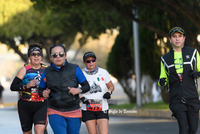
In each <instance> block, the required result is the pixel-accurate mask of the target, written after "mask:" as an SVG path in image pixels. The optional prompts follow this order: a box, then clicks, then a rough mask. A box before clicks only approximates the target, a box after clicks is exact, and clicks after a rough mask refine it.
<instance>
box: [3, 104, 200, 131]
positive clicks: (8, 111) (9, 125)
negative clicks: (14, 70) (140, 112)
mask: <svg viewBox="0 0 200 134" xmlns="http://www.w3.org/2000/svg"><path fill="white" fill-rule="evenodd" d="M199 124H200V123H199ZM48 132H49V134H53V131H52V129H51V127H50V125H48ZM21 133H22V132H21V128H20V124H19V119H18V113H17V109H16V106H15V107H13V106H12V107H5V108H4V109H0V134H21ZM161 133H162V134H178V125H177V122H176V120H174V119H173V118H171V119H167V118H166V119H164V118H141V117H140V118H138V117H137V118H136V117H126V116H125V117H124V116H123V117H118V116H110V120H109V134H161ZM197 133H200V130H199V131H198V132H197ZM80 134H88V132H87V128H86V126H85V124H84V123H82V125H81V130H80Z"/></svg>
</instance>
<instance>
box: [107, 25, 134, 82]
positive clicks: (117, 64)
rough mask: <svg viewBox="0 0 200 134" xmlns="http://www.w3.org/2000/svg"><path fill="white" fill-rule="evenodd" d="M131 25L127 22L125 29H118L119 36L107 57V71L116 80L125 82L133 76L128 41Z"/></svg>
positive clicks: (130, 36)
mask: <svg viewBox="0 0 200 134" xmlns="http://www.w3.org/2000/svg"><path fill="white" fill-rule="evenodd" d="M130 26H131V23H130V22H127V26H126V27H122V28H120V34H119V35H118V36H117V38H116V40H115V44H114V46H113V47H112V50H111V53H110V54H109V57H108V62H107V68H108V71H109V72H110V73H111V74H112V75H113V76H114V77H116V78H117V79H118V80H123V79H124V80H126V79H129V78H131V77H132V74H133V62H134V61H133V58H132V57H131V53H132V52H131V51H130V50H131V47H130V46H129V41H130V39H131V38H132V34H131V32H132V29H130Z"/></svg>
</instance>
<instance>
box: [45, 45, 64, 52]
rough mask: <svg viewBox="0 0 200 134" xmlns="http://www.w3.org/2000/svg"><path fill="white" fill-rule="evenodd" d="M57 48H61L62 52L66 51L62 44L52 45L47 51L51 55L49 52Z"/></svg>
mask: <svg viewBox="0 0 200 134" xmlns="http://www.w3.org/2000/svg"><path fill="white" fill-rule="evenodd" d="M57 46H59V47H62V48H63V49H64V52H65V53H66V49H65V47H64V46H63V45H62V44H54V45H52V46H51V47H50V49H49V52H50V54H51V50H52V49H53V48H54V47H57Z"/></svg>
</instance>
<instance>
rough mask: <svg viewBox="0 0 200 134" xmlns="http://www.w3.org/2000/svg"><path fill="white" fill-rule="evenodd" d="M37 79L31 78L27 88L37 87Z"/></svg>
mask: <svg viewBox="0 0 200 134" xmlns="http://www.w3.org/2000/svg"><path fill="white" fill-rule="evenodd" d="M36 83H37V81H36V80H31V81H30V82H29V83H28V84H27V87H26V88H31V87H35V85H36Z"/></svg>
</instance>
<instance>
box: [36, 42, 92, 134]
mask: <svg viewBox="0 0 200 134" xmlns="http://www.w3.org/2000/svg"><path fill="white" fill-rule="evenodd" d="M50 55H51V57H50V59H51V61H52V63H51V66H49V67H48V68H46V69H45V71H44V72H43V74H42V79H41V82H40V87H39V94H40V96H42V97H48V110H47V111H48V117H49V124H50V126H51V128H52V129H53V132H54V134H79V131H80V125H81V117H82V114H81V109H80V105H79V103H80V99H79V93H86V92H87V91H89V89H90V87H89V84H88V82H87V80H86V78H85V76H84V74H83V72H82V71H81V69H80V68H79V67H78V65H76V64H71V63H69V62H67V60H66V57H67V56H66V49H65V47H64V46H63V45H61V44H56V45H53V46H51V47H50ZM79 84H80V85H81V86H82V87H81V89H80V88H78V85H79ZM46 88H48V90H46Z"/></svg>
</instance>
